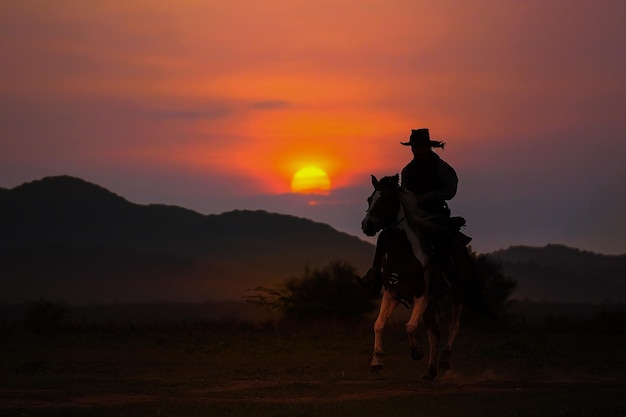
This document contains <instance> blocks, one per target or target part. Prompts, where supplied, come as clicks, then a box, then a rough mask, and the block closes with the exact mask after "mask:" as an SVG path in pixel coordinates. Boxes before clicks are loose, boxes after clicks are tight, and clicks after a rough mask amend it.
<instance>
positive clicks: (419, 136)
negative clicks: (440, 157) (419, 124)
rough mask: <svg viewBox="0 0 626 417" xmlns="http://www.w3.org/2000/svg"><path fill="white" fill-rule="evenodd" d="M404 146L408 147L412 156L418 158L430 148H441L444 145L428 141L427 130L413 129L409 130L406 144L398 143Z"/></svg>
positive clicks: (428, 134)
mask: <svg viewBox="0 0 626 417" xmlns="http://www.w3.org/2000/svg"><path fill="white" fill-rule="evenodd" d="M400 143H401V144H402V145H404V146H410V147H411V151H412V152H413V156H415V157H419V156H421V155H424V154H428V152H429V151H430V150H431V149H432V148H442V149H443V147H444V145H445V143H443V142H440V141H438V140H430V133H429V131H428V129H413V130H411V136H410V137H409V141H408V142H400Z"/></svg>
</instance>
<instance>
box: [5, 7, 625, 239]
mask: <svg viewBox="0 0 626 417" xmlns="http://www.w3.org/2000/svg"><path fill="white" fill-rule="evenodd" d="M625 4H626V3H623V2H619V1H612V0H600V1H594V2H591V1H585V0H549V1H534V0H531V1H518V0H472V1H471V2H469V1H464V0H450V1H440V2H435V1H431V0H428V1H427V0H423V1H420V0H389V1H381V0H342V1H336V0H332V1H331V0H321V1H316V2H311V1H304V0H265V1H263V0H262V1H243V0H230V1H212V0H211V1H206V0H180V1H176V2H173V1H170V0H167V1H166V0H128V1H124V2H112V1H108V0H89V1H84V0H59V1H55V2H50V1H47V0H32V1H28V2H25V1H21V0H7V1H3V2H2V5H0V27H2V33H3V34H2V36H1V37H0V54H1V56H3V57H4V59H3V64H2V65H1V66H0V95H1V96H2V98H1V99H0V110H2V111H1V112H0V114H1V115H0V118H1V119H0V178H1V179H2V182H0V187H12V186H15V185H18V184H19V183H21V182H23V181H29V180H32V179H35V178H38V177H41V176H45V175H52V174H59V173H67V174H70V175H76V176H80V177H84V178H86V179H88V180H92V181H95V182H99V183H101V184H102V185H104V186H107V187H109V188H114V189H116V190H118V192H120V193H125V194H127V197H128V198H130V199H133V195H134V196H137V197H136V198H137V199H139V200H146V199H150V200H151V201H150V202H152V201H154V200H158V201H165V200H167V201H172V202H174V203H176V202H177V201H178V200H176V199H175V197H174V196H173V195H172V194H171V193H172V192H171V191H170V190H169V189H168V187H167V186H170V185H171V186H172V187H174V188H175V189H176V190H177V192H178V194H176V196H178V198H180V199H181V201H179V202H177V203H178V204H181V205H184V204H185V202H189V204H192V202H193V204H195V206H194V207H192V208H196V209H198V210H201V211H205V212H208V211H209V212H210V211H214V210H219V209H228V208H237V207H233V206H232V204H234V203H232V204H231V205H230V206H229V205H228V204H226V203H224V204H222V205H213V206H212V205H211V204H210V203H208V202H203V198H205V197H203V196H202V195H201V194H200V193H201V191H200V190H198V188H197V187H198V184H201V185H202V187H203V188H202V192H204V193H209V194H216V193H217V194H218V195H222V196H223V197H224V199H226V198H227V197H238V198H239V197H241V198H244V197H246V196H255V195H280V194H282V193H288V192H289V190H290V182H291V177H292V175H293V174H294V173H295V172H296V171H297V170H298V169H299V168H301V167H303V166H306V165H316V166H319V167H321V168H323V169H324V170H325V171H326V172H328V174H329V176H330V179H331V183H332V187H333V188H334V189H342V188H350V187H367V186H368V185H369V174H370V173H374V174H376V175H379V176H380V175H386V174H393V173H396V172H399V171H400V170H401V168H402V166H403V165H404V164H405V163H406V162H408V159H409V158H410V154H409V153H408V152H407V149H406V148H403V147H401V146H399V145H398V142H399V141H400V140H405V139H406V138H407V136H408V134H409V133H410V129H412V128H418V127H429V128H430V129H431V133H432V135H433V137H434V138H436V139H440V140H444V141H446V142H448V146H447V147H446V150H445V151H444V153H443V154H442V156H444V157H445V159H446V160H448V161H449V162H451V163H452V164H453V165H454V166H455V167H456V168H457V170H458V171H459V173H460V174H461V175H460V176H461V178H462V180H465V181H466V183H465V188H463V182H462V183H461V186H462V188H461V190H468V191H467V192H470V191H469V190H471V192H477V191H480V192H485V193H487V191H485V190H489V189H492V190H506V184H505V183H503V182H500V183H493V184H492V183H490V181H494V176H497V177H498V180H500V181H504V178H508V180H509V181H510V182H513V183H515V184H518V182H519V183H520V184H522V185H520V187H522V186H523V181H522V180H524V179H526V180H528V181H530V184H537V178H536V176H537V175H539V174H538V173H539V172H552V171H554V173H555V175H556V176H555V177H554V178H562V177H563V178H567V179H568V180H569V179H572V178H574V179H575V180H574V181H575V182H576V183H578V184H584V183H585V181H587V180H588V179H589V178H588V177H586V176H584V175H583V174H581V167H582V166H585V158H587V157H588V156H589V153H588V151H587V149H586V147H585V143H588V142H587V141H589V140H590V139H589V138H593V139H592V140H593V141H595V142H596V143H598V142H600V143H601V146H598V148H602V149H606V148H607V147H613V146H617V147H619V149H620V150H623V149H624V147H623V145H622V143H623V142H624V141H623V138H624V134H625V133H626V129H625V128H624V123H623V120H626V114H625V110H624V109H625V108H626V83H625V81H624V75H623V74H625V73H626V58H625V57H624V54H623V51H622V50H623V39H626V29H624V25H623V18H624V16H626V6H625ZM494 144H497V145H495V146H496V147H497V149H498V152H497V153H494V151H493V150H491V148H492V146H494ZM534 149H538V150H541V155H540V156H539V158H534V157H531V159H533V163H540V164H542V165H541V166H540V167H539V168H532V169H528V167H525V166H523V165H522V164H521V163H520V161H521V158H520V155H523V156H524V157H527V156H528V155H532V154H533V152H534V151H533V150H534ZM485 151H486V152H487V153H486V154H485ZM593 152H595V153H593V155H594V157H596V158H597V157H599V156H600V154H599V152H600V151H599V150H594V151H593ZM615 153H616V152H615V150H614V151H613V152H610V154H611V155H614V154H615ZM617 153H618V154H619V152H617ZM611 155H609V156H608V157H611ZM602 157H607V156H606V155H604V154H603V155H602ZM618 165H620V166H621V164H619V162H618V161H615V162H614V163H608V164H603V168H602V170H601V172H599V173H597V174H594V175H597V178H594V179H593V180H592V182H597V183H606V181H605V179H604V177H605V176H606V177H609V178H611V181H612V182H611V185H610V186H609V188H612V189H614V188H620V187H621V185H623V183H622V181H619V180H616V178H620V177H623V176H626V173H625V172H624V170H623V169H622V168H619V167H617V166H618ZM557 166H558V167H559V168H555V167H557ZM611 167H613V168H611ZM562 170H571V171H568V174H562V173H561V171H562ZM529 172H531V174H529ZM494 174H495V175H494ZM623 174H624V175H623ZM129 176H131V177H132V180H129V179H128V178H129ZM192 178H193V179H192ZM520 181H521V182H520ZM163 184H165V185H167V186H164V185H163ZM550 186H552V184H551V183H549V184H548V185H545V187H543V188H542V189H541V190H537V192H538V193H539V191H541V193H542V194H541V195H542V196H543V195H551V191H550V190H551V189H550ZM194 187H196V188H194ZM585 187H586V188H585V192H588V193H590V194H589V198H597V196H595V195H593V196H592V194H593V193H594V192H596V190H597V188H594V187H592V186H585ZM463 192H464V191H461V195H460V196H459V199H460V201H461V206H465V207H467V209H468V210H469V209H472V210H474V209H476V206H475V205H472V204H474V203H471V204H470V203H469V200H472V201H474V200H473V199H474V198H475V199H476V200H477V201H478V200H480V199H478V198H477V197H471V198H470V197H468V196H467V195H464V194H463ZM185 193H186V194H185ZM499 193H500V196H499V198H502V191H500V192H499ZM128 194H130V195H128ZM355 195H356V193H355ZM482 198H495V197H493V196H492V195H489V194H487V195H486V196H484V197H483V196H481V199H482ZM360 199H361V200H364V197H363V198H360ZM464 199H465V200H464ZM217 200H219V198H218V199H217ZM217 200H215V199H214V200H212V201H217ZM223 201H226V200H223ZM333 201H335V202H337V201H339V198H338V197H337V196H335V200H333ZM351 201H352V200H351ZM481 201H482V200H481ZM514 201H517V200H515V199H513V200H511V201H510V205H509V206H507V207H509V208H510V207H513V206H514ZM563 201H564V203H563V204H565V205H568V204H571V202H572V201H575V199H574V197H573V196H572V197H571V198H565V197H564V198H563ZM620 201H621V200H620ZM346 204H347V203H346ZM475 204H478V203H475ZM620 204H621V203H620ZM319 206H320V205H318V209H319ZM620 207H621V206H620ZM361 209H362V207H360V206H359V210H361ZM285 210H286V211H288V210H289V208H285ZM361 211H362V210H361ZM522 212H523V211H521V210H520V213H522ZM358 215H360V214H358ZM475 215H476V216H480V214H478V213H476V214H475ZM520 215H521V214H520ZM355 224H358V221H355ZM337 227H340V226H337ZM485 227H486V226H485ZM603 227H605V226H603ZM492 229H497V227H495V226H493V227H492ZM602 230H605V229H602ZM602 233H604V231H602V232H600V231H599V232H597V234H598V236H597V239H596V241H598V242H599V241H601V240H602V239H603V235H602ZM581 236H582V232H581ZM565 237H567V236H565ZM565 237H564V238H565ZM542 238H543V237H542ZM546 238H551V237H550V236H547V237H546ZM555 238H559V236H556V237H555ZM568 238H569V237H568ZM537 239H539V238H537ZM580 239H582V237H580ZM512 243H514V242H512ZM612 245H613V246H615V245H617V247H620V248H622V249H623V250H624V251H626V245H625V244H624V242H623V240H622V241H621V243H620V242H616V241H613V243H612ZM620 245H621V246H620ZM622 249H617V250H622Z"/></svg>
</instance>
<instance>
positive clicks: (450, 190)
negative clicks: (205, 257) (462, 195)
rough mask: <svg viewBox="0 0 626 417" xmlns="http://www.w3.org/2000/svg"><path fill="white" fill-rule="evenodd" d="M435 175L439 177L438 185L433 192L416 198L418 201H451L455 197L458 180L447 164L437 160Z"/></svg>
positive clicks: (452, 169)
mask: <svg viewBox="0 0 626 417" xmlns="http://www.w3.org/2000/svg"><path fill="white" fill-rule="evenodd" d="M437 174H438V177H439V181H438V185H437V187H436V189H435V190H433V191H432V192H430V193H426V194H422V195H420V196H418V200H420V201H428V200H441V201H443V200H451V199H452V198H454V196H455V195H456V189H457V185H458V183H459V179H458V177H457V175H456V172H455V171H454V168H452V167H451V166H450V165H448V163H446V162H445V161H443V160H439V164H438V165H437Z"/></svg>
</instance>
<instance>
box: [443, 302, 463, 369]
mask: <svg viewBox="0 0 626 417" xmlns="http://www.w3.org/2000/svg"><path fill="white" fill-rule="evenodd" d="M462 312H463V304H461V303H454V304H453V305H452V313H451V315H450V324H449V327H448V343H446V346H445V347H444V348H443V352H442V353H441V359H439V369H441V370H442V371H447V370H449V369H450V358H451V357H452V344H453V343H454V340H455V339H456V337H457V336H458V334H459V330H460V327H461V313H462Z"/></svg>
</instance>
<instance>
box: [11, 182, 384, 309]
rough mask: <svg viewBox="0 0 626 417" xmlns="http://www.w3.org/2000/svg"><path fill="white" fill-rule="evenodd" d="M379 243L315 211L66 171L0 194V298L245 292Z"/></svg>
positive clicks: (351, 258) (360, 255)
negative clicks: (169, 201) (190, 199)
mask: <svg viewBox="0 0 626 417" xmlns="http://www.w3.org/2000/svg"><path fill="white" fill-rule="evenodd" d="M372 252H373V246H372V245H371V244H369V243H366V242H364V241H362V240H360V239H358V238H356V237H354V236H350V235H347V234H345V233H340V232H338V231H336V230H334V229H333V228H331V227H330V226H328V225H325V224H320V223H315V222H313V221H310V220H307V219H301V218H297V217H294V216H287V215H281V214H272V213H267V212H264V211H233V212H228V213H223V214H219V215H202V214H200V213H197V212H194V211H191V210H187V209H184V208H181V207H176V206H166V205H157V204H151V205H139V204H134V203H131V202H129V201H127V200H126V199H124V198H122V197H120V196H118V195H116V194H114V193H112V192H110V191H108V190H106V189H104V188H102V187H100V186H97V185H94V184H91V183H88V182H86V181H83V180H81V179H78V178H73V177H67V176H61V177H48V178H44V179H42V180H39V181H33V182H30V183H27V184H23V185H21V186H19V187H16V188H14V189H11V190H6V192H3V193H1V194H0V286H1V287H0V294H2V296H1V297H2V300H0V301H22V300H27V299H32V298H38V297H49V298H51V299H54V300H61V301H69V302H94V301H124V302H133V301H158V300H172V301H203V300H206V299H225V298H240V297H241V296H242V295H243V294H244V293H245V290H246V289H247V288H250V287H255V286H257V285H262V284H267V283H268V282H271V281H277V280H282V279H284V278H286V277H288V276H294V275H299V274H301V273H302V272H303V271H304V268H305V267H307V266H309V267H317V266H322V265H325V264H327V263H328V262H330V261H332V260H338V259H339V260H345V261H347V262H349V263H351V264H353V265H355V266H357V267H358V268H362V269H365V268H366V266H367V265H368V263H369V260H370V257H371V254H372Z"/></svg>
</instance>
